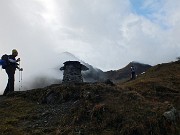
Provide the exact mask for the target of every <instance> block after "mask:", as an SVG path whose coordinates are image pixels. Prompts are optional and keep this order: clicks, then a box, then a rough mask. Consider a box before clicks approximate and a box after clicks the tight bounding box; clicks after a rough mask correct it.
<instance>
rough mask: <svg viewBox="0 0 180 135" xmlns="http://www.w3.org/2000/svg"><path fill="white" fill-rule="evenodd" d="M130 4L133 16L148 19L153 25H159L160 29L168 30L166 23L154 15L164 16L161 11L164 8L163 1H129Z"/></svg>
mask: <svg viewBox="0 0 180 135" xmlns="http://www.w3.org/2000/svg"><path fill="white" fill-rule="evenodd" d="M130 3H131V9H132V12H133V13H134V14H137V15H139V16H143V17H145V18H147V19H149V20H150V21H152V22H153V23H156V24H158V25H160V27H161V28H163V29H165V30H166V29H169V28H170V26H169V25H168V24H167V23H165V22H163V21H162V20H159V18H157V16H156V14H160V15H161V16H166V13H165V12H164V11H163V9H162V7H163V6H164V0H130Z"/></svg>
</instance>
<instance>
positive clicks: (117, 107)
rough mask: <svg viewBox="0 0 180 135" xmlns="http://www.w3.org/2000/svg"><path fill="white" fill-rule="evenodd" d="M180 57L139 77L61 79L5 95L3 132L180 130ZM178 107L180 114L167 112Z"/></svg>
mask: <svg viewBox="0 0 180 135" xmlns="http://www.w3.org/2000/svg"><path fill="white" fill-rule="evenodd" d="M178 69H180V63H179V62H174V63H167V64H161V65H157V66H155V67H152V68H150V69H149V70H148V71H147V72H146V73H145V74H143V75H141V76H140V77H138V78H137V79H136V80H134V81H130V82H125V83H119V84H115V85H112V84H108V83H84V84H74V85H62V84H56V85H51V86H48V87H45V88H41V89H33V90H28V91H23V92H14V93H12V94H10V95H8V96H7V97H3V96H1V97H0V120H1V122H0V134H3V135H43V134H44V135H99V134H101V135H179V133H180V121H179V116H178V115H179V112H178V110H179V109H180V106H179V104H178V101H179V97H180V95H179V90H180V89H179V88H180V71H178ZM173 107H174V108H176V110H177V111H176V114H175V115H174V117H173V118H174V119H173V120H172V119H167V118H166V117H164V116H163V113H164V112H166V111H169V110H171V109H172V108H173Z"/></svg>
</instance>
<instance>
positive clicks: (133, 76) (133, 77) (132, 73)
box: [131, 66, 136, 80]
mask: <svg viewBox="0 0 180 135" xmlns="http://www.w3.org/2000/svg"><path fill="white" fill-rule="evenodd" d="M135 78H136V73H135V67H134V66H131V80H134V79H135Z"/></svg>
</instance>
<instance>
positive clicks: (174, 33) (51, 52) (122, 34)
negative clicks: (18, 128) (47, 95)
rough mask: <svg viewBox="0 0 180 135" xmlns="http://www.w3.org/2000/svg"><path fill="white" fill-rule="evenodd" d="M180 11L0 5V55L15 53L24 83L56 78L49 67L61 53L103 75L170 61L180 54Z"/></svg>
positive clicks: (156, 4)
mask: <svg viewBox="0 0 180 135" xmlns="http://www.w3.org/2000/svg"><path fill="white" fill-rule="evenodd" d="M138 1H140V0H138ZM137 6H139V7H137ZM179 6H180V2H179V1H178V0H171V1H170V0H164V1H163V3H162V1H157V0H153V1H150V0H147V1H144V2H143V3H140V4H139V5H138V4H135V3H134V2H132V0H130V1H124V0H91V1H90V0H73V1H72V0H31V1H22V0H16V1H13V0H8V1H7V0H1V1H0V17H1V18H0V19H1V21H0V54H4V53H10V52H11V50H12V49H14V48H16V49H18V51H19V56H20V57H21V59H22V62H21V63H22V64H21V65H22V67H24V73H23V77H24V79H25V81H26V82H28V81H29V78H32V77H35V76H39V75H41V74H42V75H44V74H45V75H49V76H51V77H52V76H53V77H54V78H59V74H58V73H57V72H56V71H53V70H52V68H53V67H56V66H57V65H59V64H60V63H59V60H58V54H60V53H62V52H65V51H67V52H70V53H72V54H74V55H75V56H77V57H78V58H80V59H82V60H83V61H85V62H87V63H89V64H91V65H93V66H95V67H97V68H100V69H102V70H111V69H119V68H122V67H123V66H125V65H126V64H128V63H129V62H130V61H139V62H144V63H148V64H152V65H154V64H158V63H162V62H169V61H171V60H174V59H175V58H176V57H177V56H179V55H180V45H179V42H180V39H179V37H178V35H179V34H180V23H179V21H180V19H179V18H180V15H179V12H180V11H179V10H180V9H179ZM135 9H136V10H139V12H135V11H134V10H135ZM2 74H4V73H2ZM5 76H6V75H5V74H4V75H3V78H4V79H3V80H5V81H4V83H3V86H1V87H5V82H6V79H5V78H6V77H5ZM1 89H2V88H1Z"/></svg>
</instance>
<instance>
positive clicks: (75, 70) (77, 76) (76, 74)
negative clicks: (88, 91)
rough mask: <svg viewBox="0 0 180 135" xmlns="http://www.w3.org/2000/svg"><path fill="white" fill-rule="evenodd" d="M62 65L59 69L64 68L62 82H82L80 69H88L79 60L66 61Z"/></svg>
mask: <svg viewBox="0 0 180 135" xmlns="http://www.w3.org/2000/svg"><path fill="white" fill-rule="evenodd" d="M63 64H64V66H63V67H61V68H60V70H64V73H63V83H82V82H83V78H82V74H81V71H82V70H84V71H85V70H88V68H87V67H86V66H84V65H82V64H81V63H80V62H79V61H66V62H65V63H63Z"/></svg>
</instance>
